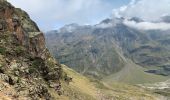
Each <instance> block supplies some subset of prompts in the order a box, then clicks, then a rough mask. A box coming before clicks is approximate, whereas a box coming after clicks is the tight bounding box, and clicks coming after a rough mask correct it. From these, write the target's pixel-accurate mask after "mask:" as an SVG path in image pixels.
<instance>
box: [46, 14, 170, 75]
mask: <svg viewBox="0 0 170 100" xmlns="http://www.w3.org/2000/svg"><path fill="white" fill-rule="evenodd" d="M168 18H169V17H168V16H166V17H163V18H162V20H161V22H166V23H168ZM126 21H129V22H135V23H142V22H144V20H143V19H140V18H137V17H133V18H129V19H125V18H113V19H109V18H108V19H105V20H103V21H101V22H100V23H99V24H96V25H78V24H75V23H73V24H70V25H66V26H64V27H62V28H60V29H59V30H54V31H50V32H48V33H46V34H45V36H46V45H47V47H48V48H49V50H50V52H51V53H52V54H53V55H54V57H55V58H56V59H57V60H59V62H60V63H63V64H65V65H68V66H69V67H71V68H73V69H75V70H76V71H78V72H79V73H82V74H85V75H88V76H93V77H97V78H103V77H104V76H108V75H111V74H113V73H116V72H119V71H121V70H122V69H123V68H125V67H126V65H127V64H131V63H133V64H135V65H137V66H139V67H141V68H143V71H144V73H145V74H146V73H153V74H157V75H162V76H169V75H170V71H169V69H170V63H169V62H170V53H169V51H170V45H169V43H170V34H169V33H170V30H160V29H150V30H149V29H148V30H142V29H137V28H134V27H131V26H130V25H127V24H126V23H125V22H126ZM153 23H160V22H153Z"/></svg>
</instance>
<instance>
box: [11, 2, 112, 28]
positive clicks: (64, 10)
mask: <svg viewBox="0 0 170 100" xmlns="http://www.w3.org/2000/svg"><path fill="white" fill-rule="evenodd" d="M8 1H9V2H11V3H12V4H13V5H15V6H16V7H19V8H22V9H24V10H25V11H27V12H28V13H29V14H30V15H31V17H32V19H33V20H35V21H36V22H37V23H38V24H39V25H40V28H41V29H44V30H49V29H51V28H56V27H58V26H61V25H63V24H68V23H74V22H76V23H79V24H94V23H97V21H99V20H102V19H103V18H104V17H107V16H108V15H109V12H110V11H111V9H112V4H109V2H105V1H104V0H8ZM57 25H58V26H57Z"/></svg>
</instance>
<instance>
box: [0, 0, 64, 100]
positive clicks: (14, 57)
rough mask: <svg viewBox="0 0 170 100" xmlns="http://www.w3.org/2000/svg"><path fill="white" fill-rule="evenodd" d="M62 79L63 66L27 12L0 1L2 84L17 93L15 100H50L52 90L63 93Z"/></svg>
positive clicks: (0, 68)
mask: <svg viewBox="0 0 170 100" xmlns="http://www.w3.org/2000/svg"><path fill="white" fill-rule="evenodd" d="M61 77H62V69H61V65H60V64H59V63H58V62H57V61H55V60H54V58H53V57H52V56H51V55H50V53H49V52H48V50H47V49H46V47H45V38H44V35H43V33H42V32H41V31H40V30H39V28H38V27H37V25H36V24H35V23H34V22H33V21H32V20H31V19H30V17H29V16H28V14H27V13H26V12H24V11H22V10H21V9H18V8H15V7H13V6H12V5H11V4H10V3H8V2H7V1H6V0H0V81H3V82H6V83H7V84H9V85H10V86H11V87H13V88H14V90H16V91H17V93H16V95H17V96H16V98H15V99H18V98H20V97H21V96H22V97H25V98H26V99H28V100H30V99H33V100H39V99H45V100H50V99H52V98H53V96H52V95H51V92H50V90H51V89H54V90H55V89H56V87H57V90H56V94H58V93H59V92H60V88H61V84H60V79H61ZM0 84H1V83H0ZM51 84H55V85H54V86H53V87H51V89H49V88H50V85H51ZM0 99H1V97H0Z"/></svg>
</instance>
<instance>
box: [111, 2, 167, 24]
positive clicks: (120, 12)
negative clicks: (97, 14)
mask: <svg viewBox="0 0 170 100" xmlns="http://www.w3.org/2000/svg"><path fill="white" fill-rule="evenodd" d="M113 13H114V15H115V16H116V17H121V16H122V17H127V18H128V17H140V18H143V19H144V20H149V21H151V20H152V21H153V20H158V19H159V18H160V17H161V16H162V15H164V14H170V0H132V1H131V2H130V3H129V4H128V5H124V6H122V7H120V8H119V9H114V10H113Z"/></svg>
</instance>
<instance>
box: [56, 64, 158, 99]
mask: <svg viewBox="0 0 170 100" xmlns="http://www.w3.org/2000/svg"><path fill="white" fill-rule="evenodd" d="M62 66H63V70H64V72H66V73H67V74H68V75H69V76H70V77H72V78H73V81H72V82H70V84H69V85H68V84H66V83H65V82H62V85H63V91H64V94H63V95H62V96H57V100H159V99H160V96H159V95H156V94H154V93H151V92H148V91H146V90H144V89H143V88H140V87H137V86H133V85H127V84H123V83H117V82H115V83H114V84H112V85H108V84H106V83H103V82H99V81H97V80H94V79H89V78H87V77H85V76H83V75H81V74H79V73H77V72H76V71H74V70H72V69H70V68H68V67H67V66H65V65H62Z"/></svg>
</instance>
